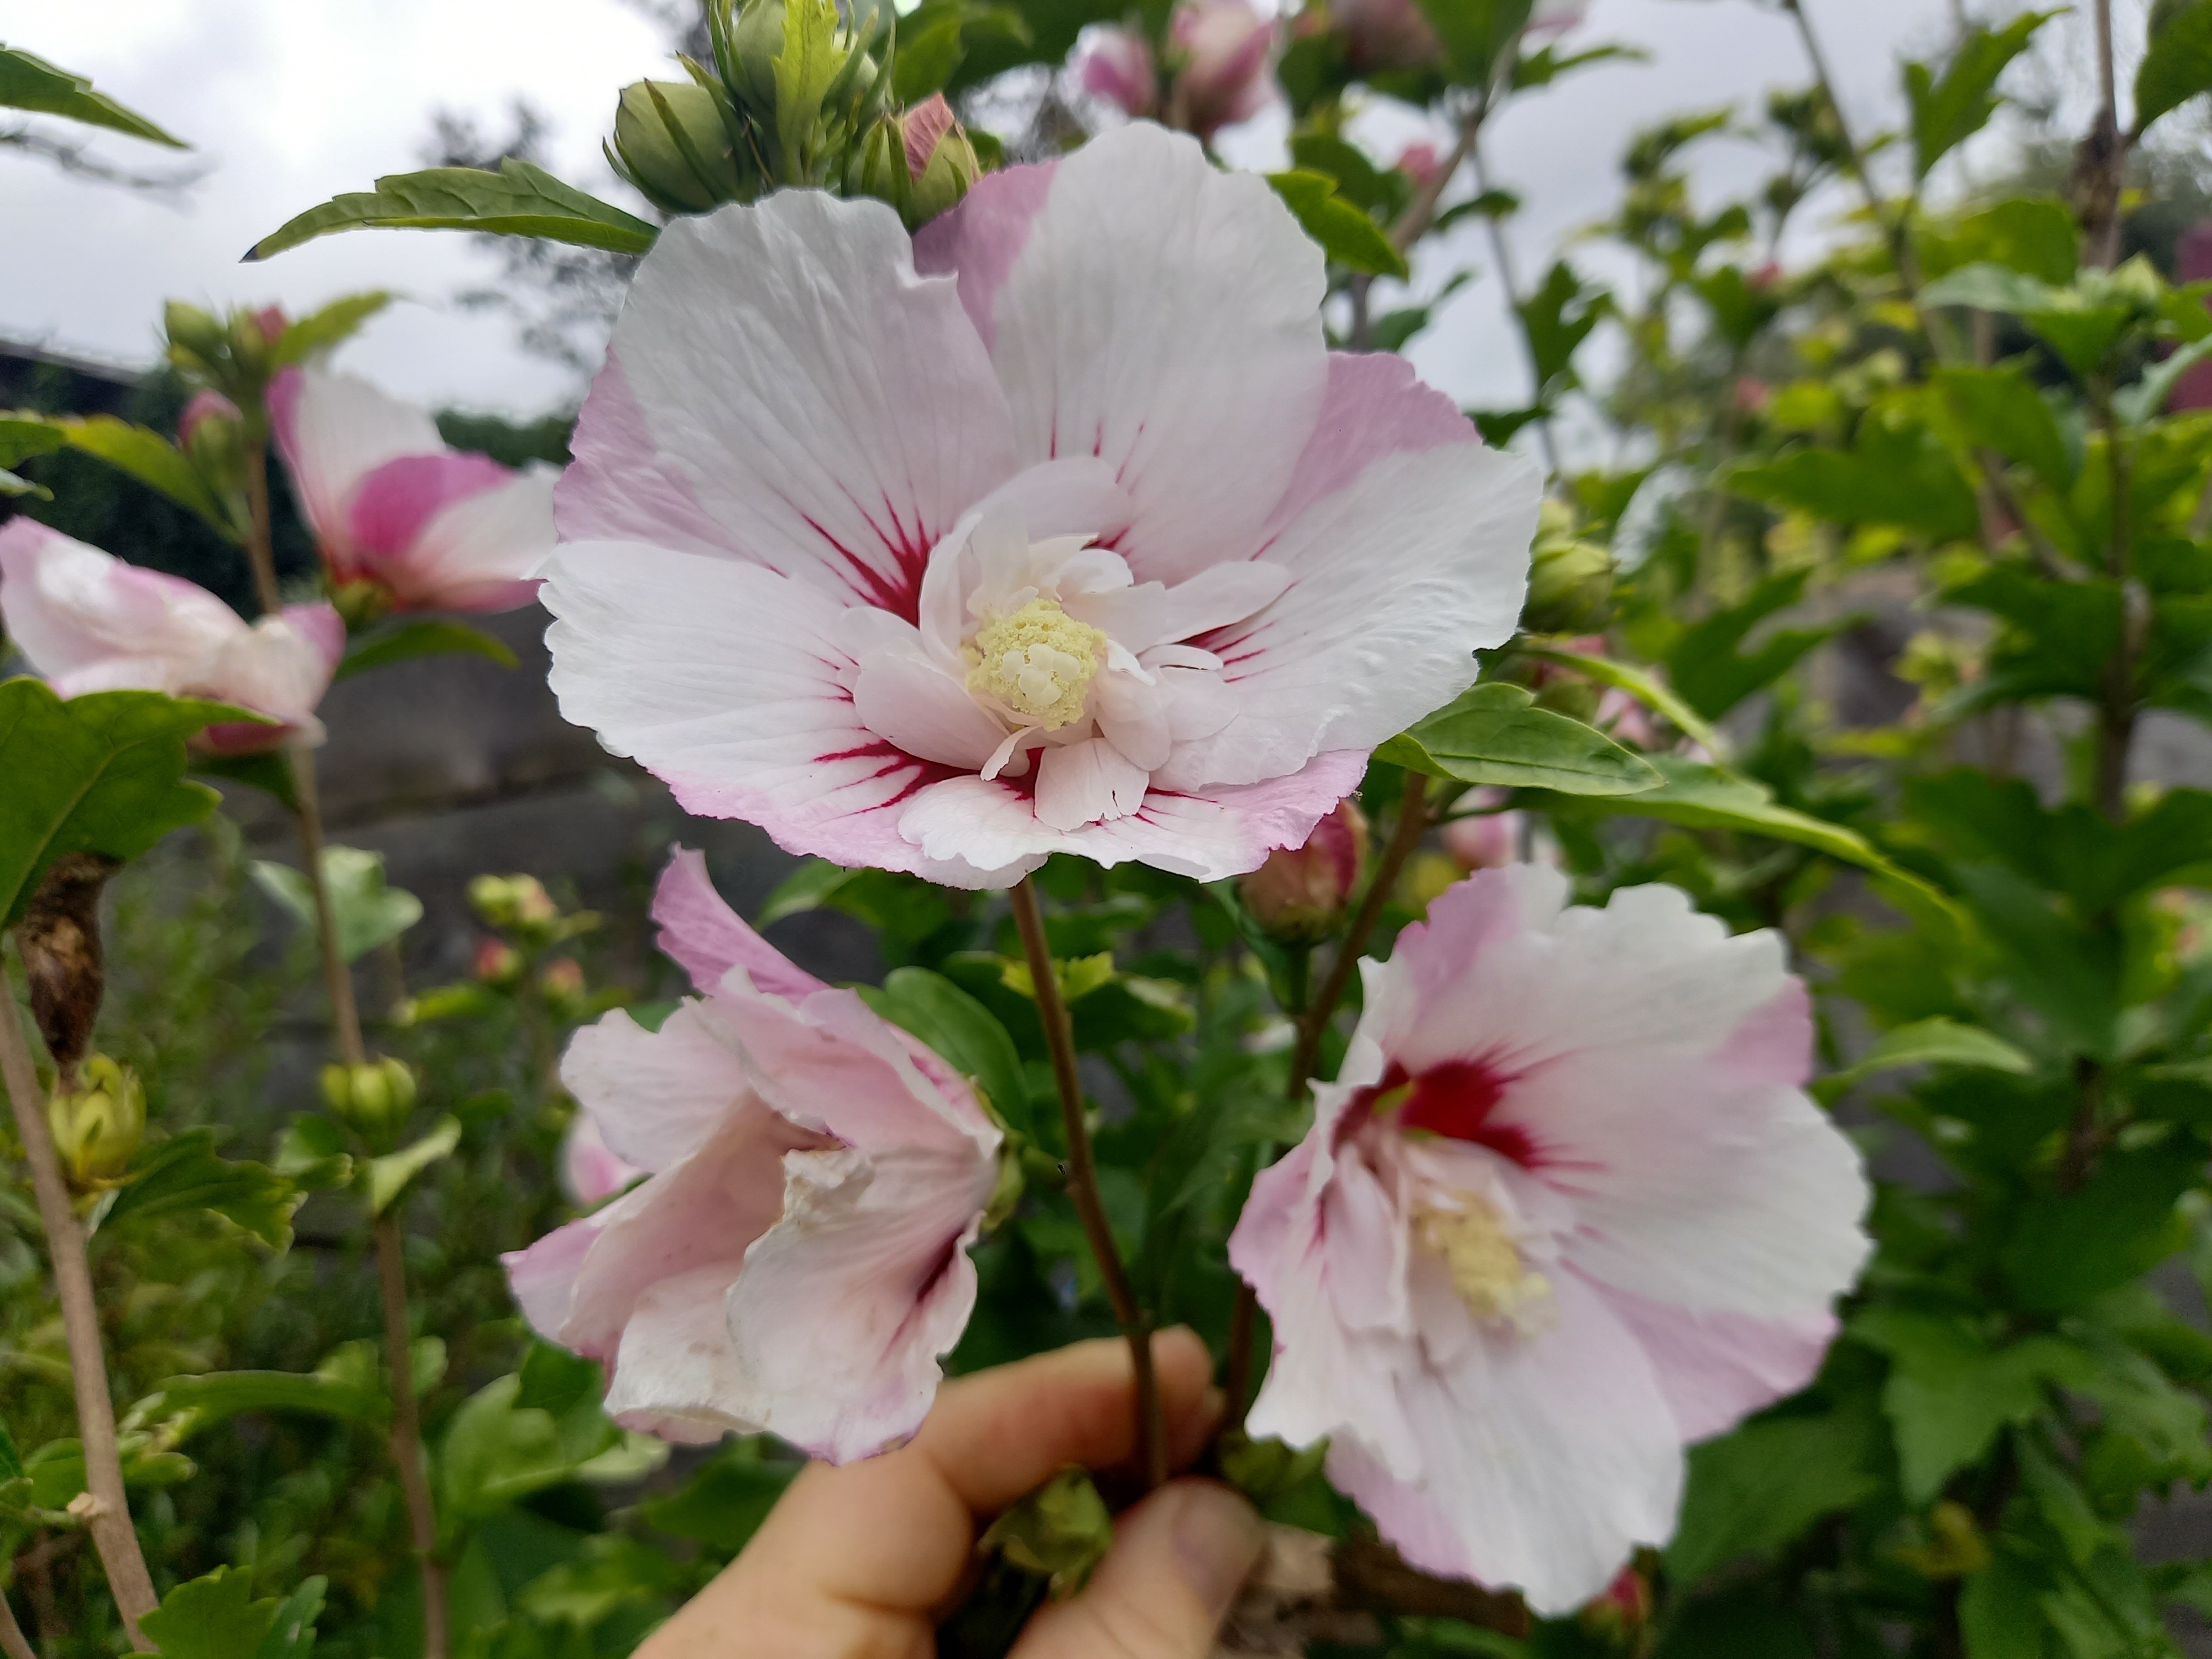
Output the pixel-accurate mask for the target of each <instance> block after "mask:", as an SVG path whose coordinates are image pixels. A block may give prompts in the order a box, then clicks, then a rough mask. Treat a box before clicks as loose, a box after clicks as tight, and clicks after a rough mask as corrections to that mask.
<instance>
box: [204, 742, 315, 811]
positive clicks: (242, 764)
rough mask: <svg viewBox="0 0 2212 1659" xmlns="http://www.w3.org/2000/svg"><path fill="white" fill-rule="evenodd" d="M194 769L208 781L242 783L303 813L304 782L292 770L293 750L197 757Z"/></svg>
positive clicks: (292, 809)
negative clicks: (301, 810) (301, 792)
mask: <svg viewBox="0 0 2212 1659" xmlns="http://www.w3.org/2000/svg"><path fill="white" fill-rule="evenodd" d="M192 770H193V771H195V772H197V773H198V774H199V775H201V776H202V777H204V778H221V779H222V780H223V781H225V782H227V783H242V784H245V785H246V787H249V788H252V789H258V790H260V791H261V792H262V793H264V794H268V795H273V796H275V797H276V799H277V800H279V801H281V802H282V803H283V805H285V806H286V807H287V808H288V809H289V810H290V811H294V812H297V811H299V810H300V781H299V776H298V775H297V774H296V773H295V772H294V771H293V770H292V756H291V751H290V750H283V749H268V750H263V751H262V752H261V753H260V754H258V755H197V754H196V755H194V756H193V757H192Z"/></svg>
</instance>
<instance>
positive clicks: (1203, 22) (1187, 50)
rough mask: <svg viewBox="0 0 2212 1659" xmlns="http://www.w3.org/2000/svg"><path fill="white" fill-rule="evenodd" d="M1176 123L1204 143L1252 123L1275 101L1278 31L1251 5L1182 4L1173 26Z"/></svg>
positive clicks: (1240, 0) (1192, 0)
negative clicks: (1274, 60)
mask: <svg viewBox="0 0 2212 1659" xmlns="http://www.w3.org/2000/svg"><path fill="white" fill-rule="evenodd" d="M1168 43H1169V46H1170V49H1171V51H1172V53H1173V56H1174V58H1176V60H1177V64H1178V67H1177V68H1176V76H1175V83H1174V85H1173V87H1172V88H1170V92H1169V98H1168V101H1169V108H1170V114H1171V116H1172V117H1173V118H1174V124H1175V125H1176V126H1179V127H1182V128H1183V129H1185V130H1186V131H1190V132H1194V133H1196V134H1197V135H1198V136H1199V137H1200V138H1211V137H1213V135H1214V134H1215V133H1216V132H1218V131H1220V130H1221V129H1222V128H1223V127H1225V126H1230V125H1234V124H1235V123H1237V122H1238V121H1249V120H1250V119H1251V118H1253V117H1254V116H1255V115H1257V114H1258V113H1259V112H1261V110H1262V109H1265V108H1266V107H1267V100H1269V98H1271V97H1272V96H1273V94H1274V89H1275V77H1274V73H1273V69H1272V68H1271V66H1270V64H1269V63H1268V58H1269V55H1270V53H1271V52H1273V48H1274V44H1275V26H1274V24H1273V21H1271V20H1270V19H1269V18H1267V16H1265V15H1262V14H1261V11H1260V10H1259V9H1258V8H1256V7H1255V6H1254V5H1253V4H1252V3H1251V0H1183V3H1182V4H1181V5H1180V6H1178V7H1176V12H1175V15H1174V16H1173V17H1172V18H1171V19H1170V20H1169V22H1168Z"/></svg>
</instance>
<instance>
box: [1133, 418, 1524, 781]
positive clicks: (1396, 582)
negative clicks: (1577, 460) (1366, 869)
mask: <svg viewBox="0 0 2212 1659" xmlns="http://www.w3.org/2000/svg"><path fill="white" fill-rule="evenodd" d="M1541 495H1542V487H1541V476H1540V474H1539V473H1538V471H1537V470H1536V468H1535V467H1534V465H1532V464H1530V463H1529V462H1528V461H1526V460H1523V459H1521V458H1519V457H1517V456H1513V455H1509V454H1506V453H1504V452H1502V451H1499V450H1494V449H1486V448H1484V447H1480V445H1476V444H1449V445H1439V446H1437V447H1431V448H1429V449H1425V450H1421V451H1418V452H1402V451H1401V452H1400V453H1395V454H1392V455H1389V456H1387V457H1385V458H1384V459H1381V460H1378V461H1376V463H1375V464H1374V465H1371V466H1370V467H1368V468H1367V469H1365V470H1364V471H1362V472H1361V473H1360V475H1359V476H1358V478H1357V479H1356V480H1355V481H1354V482H1353V483H1352V484H1351V485H1350V486H1348V487H1347V488H1346V489H1340V490H1338V491H1337V492H1335V493H1334V495H1328V496H1326V497H1324V498H1323V499H1322V501H1319V502H1317V503H1316V505H1314V506H1313V507H1310V508H1309V509H1308V510H1307V511H1306V512H1304V513H1301V514H1300V515H1299V516H1298V518H1297V520H1294V521H1293V522H1292V523H1291V524H1290V525H1288V526H1285V528H1284V529H1283V530H1282V531H1281V532H1280V533H1279V534H1278V535H1277V537H1276V538H1275V539H1274V541H1273V544H1271V545H1270V546H1269V547H1268V549H1267V562H1268V563H1270V564H1274V565H1279V566H1282V567H1285V568H1287V569H1288V570H1289V571H1290V572H1291V585H1290V586H1289V588H1288V589H1287V590H1286V591H1285V592H1284V594H1283V596H1282V597H1281V598H1280V599H1277V600H1276V601H1275V602H1274V603H1273V605H1269V606H1267V609H1265V610H1264V611H1261V612H1260V613H1259V614H1258V615H1257V616H1256V617H1253V618H1252V619H1251V620H1250V621H1249V622H1246V623H1239V624H1237V625H1235V626H1232V627H1230V628H1226V629H1222V630H1220V631H1219V632H1218V633H1215V634H1211V635H1206V636H1204V637H1202V638H1200V639H1199V640H1198V641H1195V642H1196V643H1197V644H1199V645H1201V646H1203V647H1206V649H1207V650H1209V651H1211V652H1213V653H1215V654H1216V655H1218V656H1219V657H1220V658H1221V659H1222V661H1223V664H1224V668H1223V671H1222V678H1223V680H1224V681H1225V684H1226V685H1227V686H1228V689H1229V690H1231V692H1232V693H1233V694H1235V696H1236V697H1237V702H1238V704H1239V707H1238V710H1237V714H1236V716H1235V718H1233V719H1232V720H1230V722H1229V723H1228V724H1227V725H1226V726H1223V727H1222V728H1221V729H1220V730H1219V731H1218V732H1214V733H1213V734H1212V736H1210V737H1206V738H1197V739H1194V740H1193V741H1191V742H1189V743H1188V744H1182V745H1180V746H1179V747H1178V748H1177V750H1176V754H1175V756H1174V757H1173V758H1172V759H1171V760H1170V761H1169V763H1168V764H1167V765H1166V766H1165V767H1164V768H1163V769H1161V771H1160V773H1159V774H1158V776H1157V778H1156V780H1155V781H1156V782H1158V784H1159V785H1160V786H1162V787H1169V788H1186V789H1197V788H1202V787H1206V786H1208V785H1211V784H1218V783H1249V782H1253V781H1256V780H1258V779H1261V778H1265V777H1273V776H1278V775H1281V774H1282V773H1284V772H1285V771H1288V770H1291V769H1295V768H1296V767H1297V766H1299V765H1301V764H1303V763H1304V762H1305V761H1306V760H1307V759H1308V758H1310V757H1312V756H1314V755H1316V754H1319V753H1322V751H1323V750H1331V749H1371V748H1373V747H1374V746H1375V745H1376V744H1379V743H1381V742H1383V740H1384V739H1385V738H1389V737H1391V736H1393V735H1394V734H1395V733H1396V732H1401V731H1402V730H1404V729H1405V728H1406V727H1407V726H1410V725H1412V724H1413V722H1414V721H1415V720H1419V718H1420V717H1421V716H1422V715H1424V714H1428V713H1429V712H1430V711H1431V710H1432V709H1435V708H1439V707H1441V706H1442V705H1443V704H1444V703H1447V702H1450V701H1451V700H1452V698H1454V697H1455V696H1458V695H1459V694H1460V693H1461V692H1462V691H1463V690H1466V689H1467V688H1468V686H1469V685H1472V684H1474V678H1475V671H1476V665H1475V657H1474V653H1476V652H1477V651H1479V650H1486V649H1488V648H1489V647H1492V646H1496V645H1499V644H1502V643H1503V642H1504V641H1505V640H1507V639H1509V638H1510V637H1511V635H1512V633H1513V629H1514V627H1515V624H1516V622H1517V621H1518V620H1519V617H1520V614H1521V602H1522V596H1523V594H1524V593H1525V592H1526V590H1527V586H1528V546H1529V543H1530V540H1531V538H1533V537H1534V534H1535V529H1536V509H1537V507H1538V504H1539V502H1540V501H1541Z"/></svg>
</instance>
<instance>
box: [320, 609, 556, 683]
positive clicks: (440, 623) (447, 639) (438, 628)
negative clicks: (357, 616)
mask: <svg viewBox="0 0 2212 1659" xmlns="http://www.w3.org/2000/svg"><path fill="white" fill-rule="evenodd" d="M454 655H459V656H473V657H482V658H483V659H486V660H487V661H489V662H495V663H497V664H498V665H500V666H501V668H513V666H514V665H515V657H514V653H513V652H512V651H510V650H508V649H507V647H506V645H505V644H504V643H502V642H501V641H499V640H497V639H495V638H494V637H493V636H492V635H489V634H487V633H485V632H484V631H483V629H481V628H471V627H470V626H469V625H468V624H467V623H458V622H453V621H452V620H450V619H448V618H447V617H405V618H402V619H398V620H395V621H392V622H387V623H382V624H380V626H378V627H376V628H373V629H369V630H368V632H367V633H364V634H357V635H354V636H353V637H352V638H350V639H349V640H348V641H346V652H345V655H344V656H343V658H341V659H339V662H338V666H337V673H336V674H334V675H333V676H331V678H333V679H340V680H343V679H349V678H351V677H352V676H354V675H356V674H365V673H367V672H368V671H369V670H370V669H372V668H383V667H386V666H387V665H390V664H392V663H395V662H406V661H408V660H410V659H412V658H416V657H440V656H454Z"/></svg>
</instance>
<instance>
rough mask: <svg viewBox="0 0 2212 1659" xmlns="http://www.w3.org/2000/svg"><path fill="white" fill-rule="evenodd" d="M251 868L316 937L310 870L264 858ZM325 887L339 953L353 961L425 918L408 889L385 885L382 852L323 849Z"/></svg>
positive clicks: (419, 902) (261, 885)
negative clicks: (308, 873) (335, 927)
mask: <svg viewBox="0 0 2212 1659" xmlns="http://www.w3.org/2000/svg"><path fill="white" fill-rule="evenodd" d="M252 870H253V881H254V884H255V885H256V886H258V887H259V888H260V889H261V890H262V891H263V892H264V893H266V894H268V895H269V896H270V898H272V899H274V900H275V901H276V902H277V903H278V904H280V905H282V906H283V908H284V909H286V910H287V911H289V913H290V914H291V916H292V918H293V920H294V921H297V922H298V923H299V924H300V926H301V927H304V928H306V929H307V931H308V933H311V934H312V933H313V932H314V931H315V929H316V927H317V924H318V918H317V916H316V915H315V896H314V891H313V889H312V888H311V887H310V886H309V885H308V884H307V875H306V872H303V871H299V870H295V869H294V868H293V867H292V866H290V865H289V864H276V863H271V862H270V860H266V859H257V860H254V862H253V866H252ZM323 888H324V890H325V892H327V893H328V894H329V895H330V901H331V920H332V921H334V922H336V923H337V934H338V954H339V955H340V956H341V957H344V958H345V960H346V961H348V962H349V963H350V962H357V961H359V960H360V959H361V958H362V957H364V956H367V955H368V953H369V952H370V951H374V949H376V947H377V946H378V945H387V944H389V943H391V941H392V940H393V939H398V937H399V936H400V935H401V934H402V933H405V932H406V931H407V930H408V929H409V928H410V927H413V926H414V925H415V924H416V922H418V921H422V900H420V899H418V898H416V896H415V895H414V894H412V893H410V892H408V891H407V890H405V889H404V888H399V887H386V885H385V884H384V854H381V853H368V852H363V851H362V849H361V848H358V847H325V848H323Z"/></svg>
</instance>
